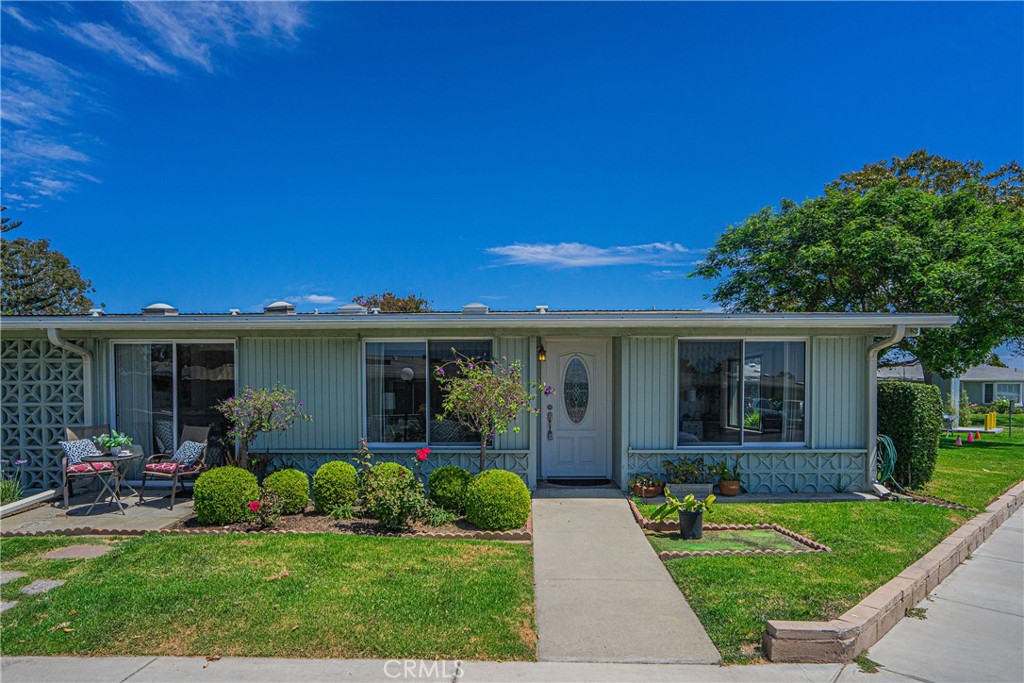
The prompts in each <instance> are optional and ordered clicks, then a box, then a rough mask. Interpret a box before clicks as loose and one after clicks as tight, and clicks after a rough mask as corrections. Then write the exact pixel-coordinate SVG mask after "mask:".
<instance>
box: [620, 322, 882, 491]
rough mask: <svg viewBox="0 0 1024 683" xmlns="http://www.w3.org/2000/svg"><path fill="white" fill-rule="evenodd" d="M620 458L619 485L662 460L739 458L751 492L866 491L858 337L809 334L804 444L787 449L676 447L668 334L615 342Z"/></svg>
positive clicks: (672, 341) (862, 358) (862, 346)
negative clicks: (618, 345) (618, 348)
mask: <svg viewBox="0 0 1024 683" xmlns="http://www.w3.org/2000/svg"><path fill="white" fill-rule="evenodd" d="M622 344H623V351H622V355H623V360H622V363H623V374H624V376H625V377H624V387H623V388H624V392H625V393H624V396H623V397H622V400H623V401H624V403H625V406H626V410H625V411H624V412H625V413H626V414H625V415H624V421H625V423H626V425H627V429H626V434H625V439H624V441H625V448H626V449H627V451H628V458H627V459H626V462H625V463H624V469H625V471H623V472H622V473H621V475H620V476H621V477H622V480H623V481H625V480H627V479H628V478H629V477H630V476H632V475H633V474H635V473H638V472H653V473H661V472H662V468H663V463H664V461H665V460H666V459H675V458H679V457H694V456H696V455H701V456H702V457H703V458H704V460H705V461H707V462H717V461H719V460H722V459H728V460H732V459H733V458H734V457H736V456H737V455H739V458H740V468H741V470H742V472H743V477H742V480H743V485H744V487H745V488H746V489H747V490H748V491H750V492H755V493H786V492H831V491H834V490H836V489H850V490H862V489H865V488H866V487H867V484H868V482H867V472H868V468H867V451H866V449H865V448H864V444H865V441H866V439H867V422H866V416H867V386H868V382H867V365H866V363H867V346H868V340H867V338H866V337H856V336H849V337H813V338H812V339H811V340H810V344H809V348H808V353H809V356H810V357H809V376H808V378H807V381H808V404H809V405H808V422H809V429H810V433H809V440H808V447H807V448H801V449H789V450H778V451H773V450H765V449H753V448H750V449H742V450H738V449H717V450H716V449H714V448H708V449H699V448H694V449H676V448H675V445H676V444H675V439H676V430H675V405H676V396H675V392H676V378H675V373H676V344H677V340H676V338H675V337H630V338H625V339H623V342H622Z"/></svg>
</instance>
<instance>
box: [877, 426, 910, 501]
mask: <svg viewBox="0 0 1024 683" xmlns="http://www.w3.org/2000/svg"><path fill="white" fill-rule="evenodd" d="M875 465H876V474H875V477H876V478H877V479H878V483H879V484H882V485H884V484H885V482H886V481H892V483H893V485H894V486H895V487H896V488H897V489H899V490H901V491H902V490H903V488H902V487H901V486H900V485H899V484H897V483H896V479H895V478H894V477H893V476H892V475H893V473H894V472H895V471H896V446H895V444H893V442H892V439H890V438H889V437H888V436H886V435H885V434H879V435H878V440H877V442H876V444H875Z"/></svg>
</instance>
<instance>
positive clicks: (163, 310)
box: [142, 304, 178, 315]
mask: <svg viewBox="0 0 1024 683" xmlns="http://www.w3.org/2000/svg"><path fill="white" fill-rule="evenodd" d="M142 315H178V309H177V308H175V307H174V306H171V305H170V304H150V305H148V306H146V307H145V308H143V309H142Z"/></svg>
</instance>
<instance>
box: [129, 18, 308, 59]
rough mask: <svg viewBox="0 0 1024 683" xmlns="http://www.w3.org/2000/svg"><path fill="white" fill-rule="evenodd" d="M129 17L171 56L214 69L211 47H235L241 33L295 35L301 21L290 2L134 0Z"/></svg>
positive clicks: (267, 37)
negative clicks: (142, 27) (160, 0)
mask: <svg viewBox="0 0 1024 683" xmlns="http://www.w3.org/2000/svg"><path fill="white" fill-rule="evenodd" d="M129 7H130V8H131V13H132V15H133V18H134V19H135V20H136V21H137V22H138V23H140V24H141V25H142V26H144V27H145V28H146V29H147V30H148V31H149V33H150V35H151V36H152V37H153V39H154V40H155V41H156V42H157V43H159V44H160V45H161V46H162V47H163V48H164V49H165V50H166V51H167V52H169V53H170V54H171V55H173V56H175V57H177V58H179V59H183V60H185V61H189V62H192V63H193V64H196V65H198V66H201V67H202V68H204V69H206V70H207V71H213V66H214V65H213V56H212V54H211V47H212V46H223V45H227V46H231V47H235V46H237V45H238V39H239V37H242V36H250V37H255V38H260V39H263V40H276V39H278V38H285V39H289V40H294V39H295V31H296V30H297V29H298V28H299V27H300V26H302V25H303V24H304V23H305V18H304V14H303V11H302V9H301V8H300V7H299V6H298V5H297V4H295V3H291V2H133V3H131V4H130V5H129Z"/></svg>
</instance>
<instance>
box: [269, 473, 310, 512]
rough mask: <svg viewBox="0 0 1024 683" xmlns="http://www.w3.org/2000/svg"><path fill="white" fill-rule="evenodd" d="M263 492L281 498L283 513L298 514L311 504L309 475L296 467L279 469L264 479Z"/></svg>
mask: <svg viewBox="0 0 1024 683" xmlns="http://www.w3.org/2000/svg"><path fill="white" fill-rule="evenodd" d="M263 492H264V493H273V494H274V495H275V496H277V497H278V498H280V499H281V514H282V515H298V514H301V513H302V512H303V511H305V509H306V506H307V505H309V477H307V476H306V473H305V472H300V471H299V470H296V469H287V470H278V471H277V472H274V473H273V474H271V475H270V476H268V477H267V478H266V479H264V480H263Z"/></svg>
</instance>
